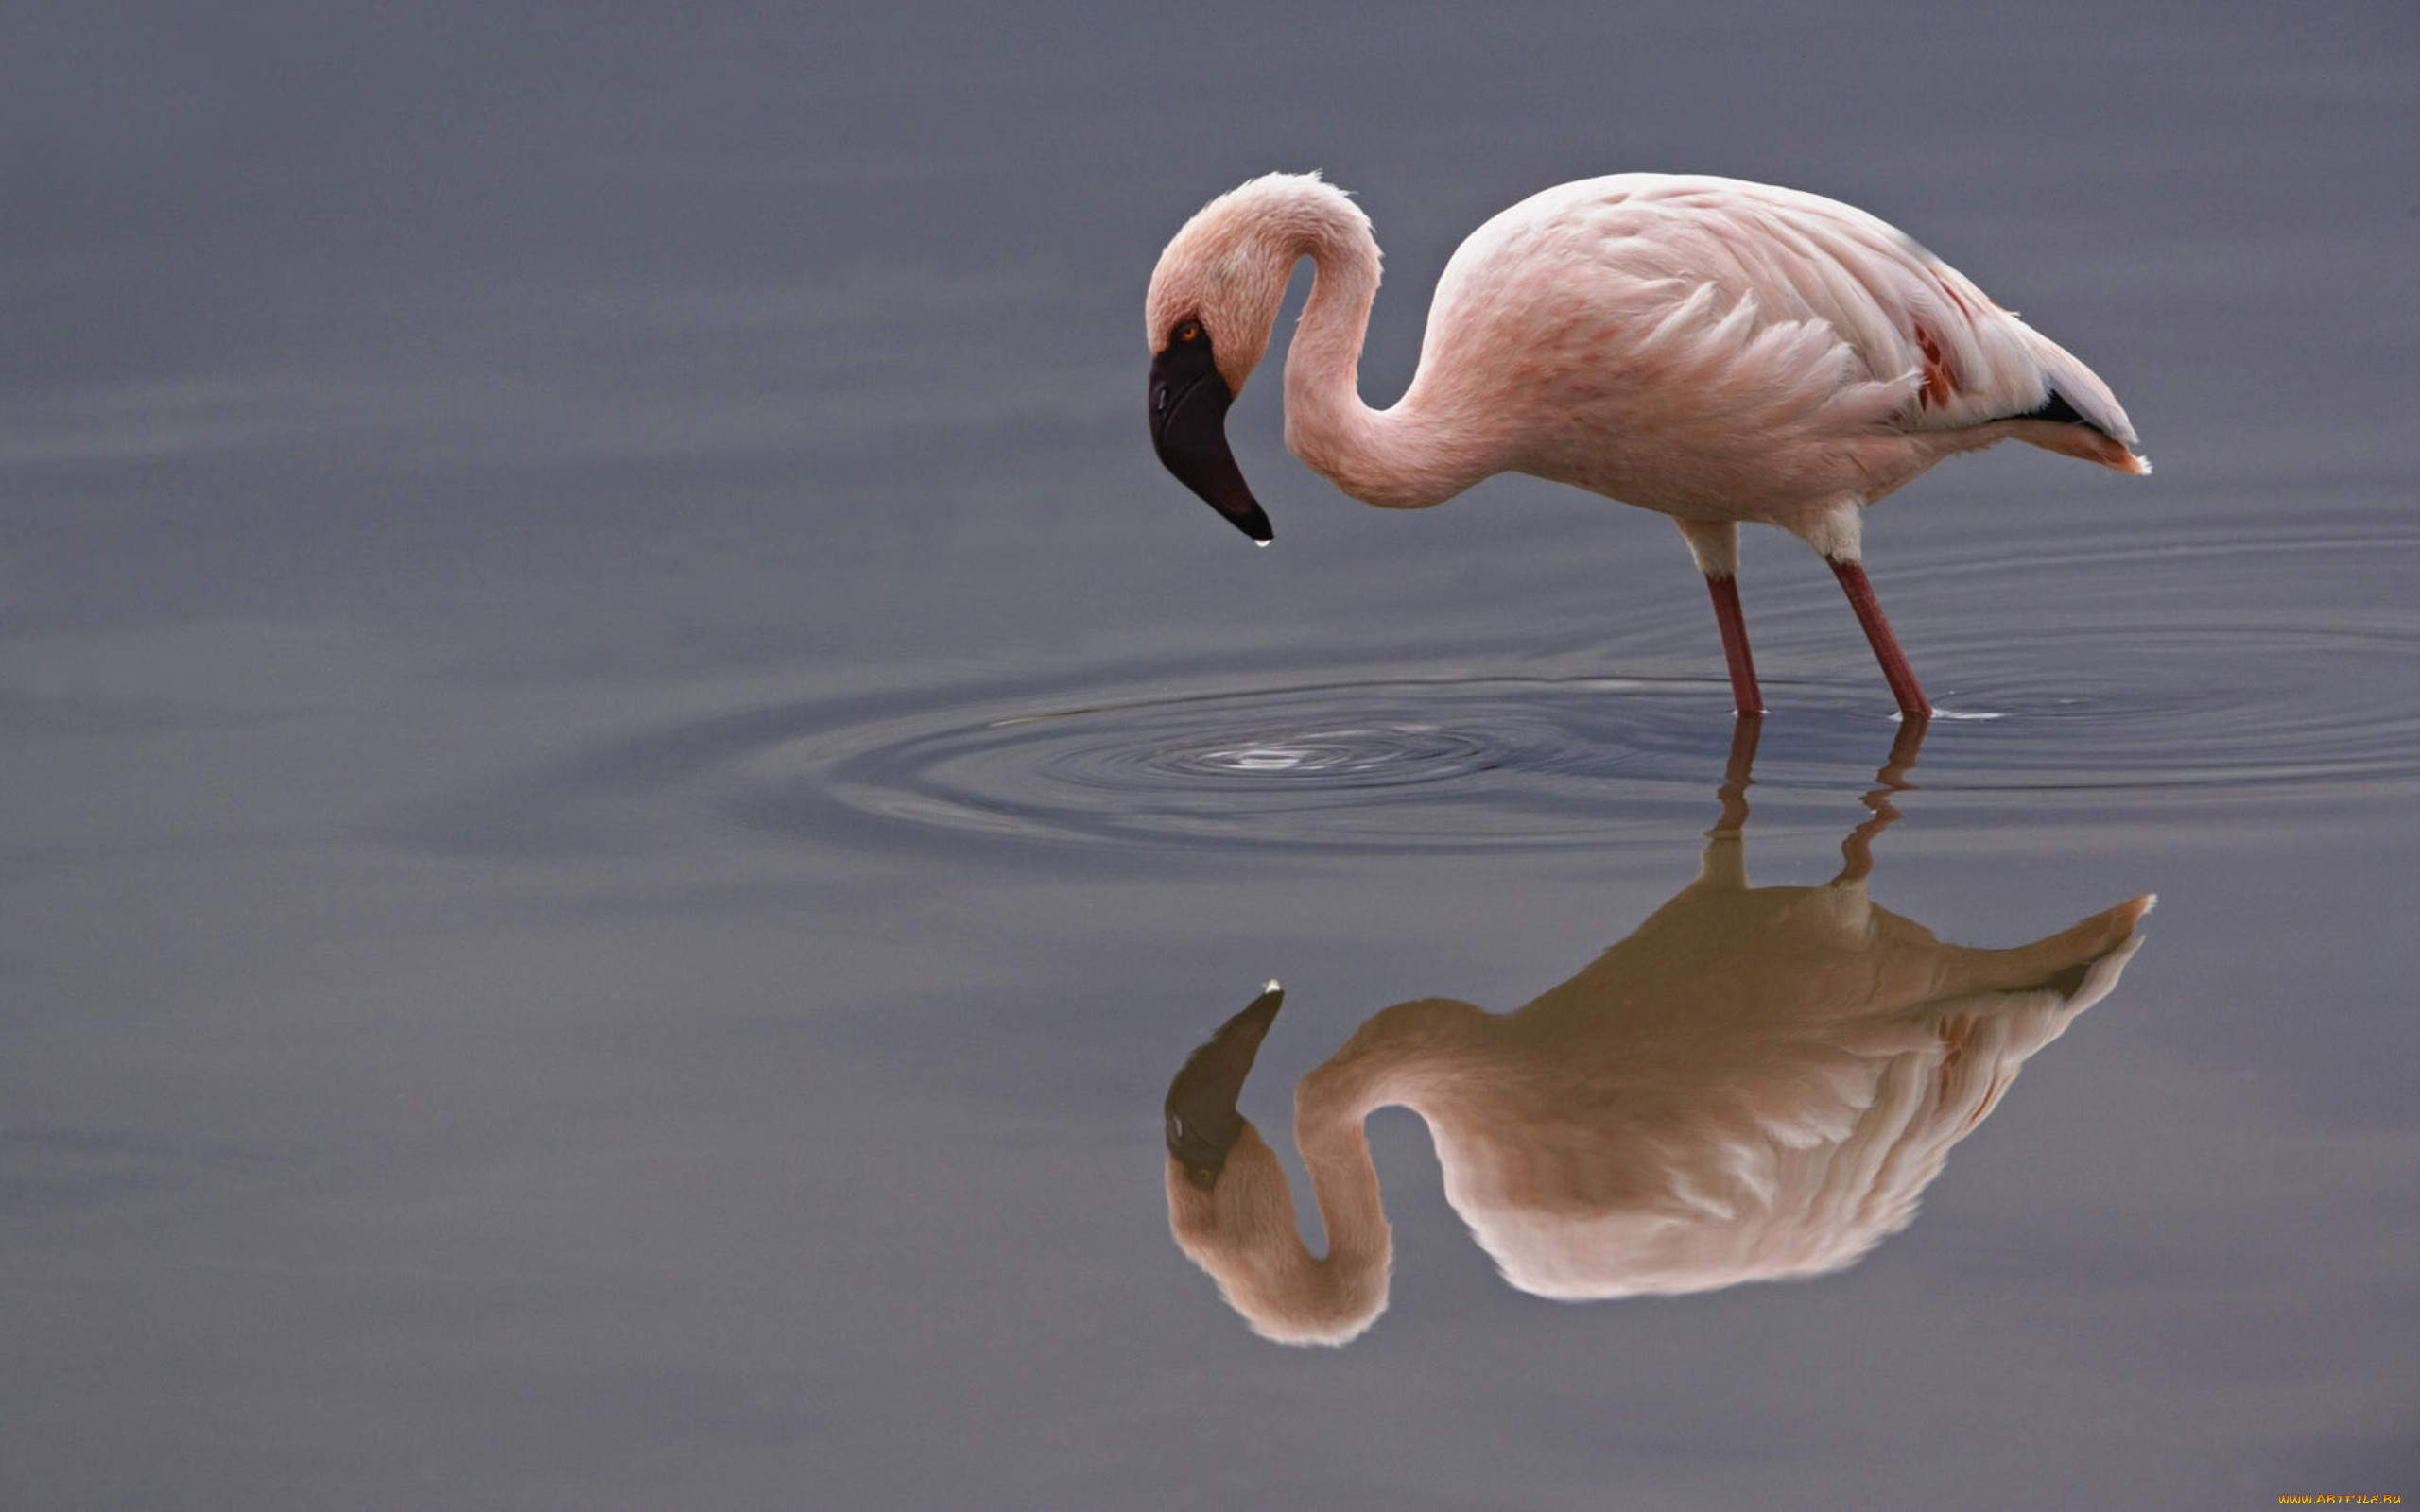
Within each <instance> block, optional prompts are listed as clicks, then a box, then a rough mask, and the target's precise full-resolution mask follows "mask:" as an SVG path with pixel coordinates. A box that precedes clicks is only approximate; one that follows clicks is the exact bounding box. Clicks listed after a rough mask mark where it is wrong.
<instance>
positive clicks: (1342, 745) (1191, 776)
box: [723, 678, 1727, 849]
mask: <svg viewBox="0 0 2420 1512" xmlns="http://www.w3.org/2000/svg"><path fill="white" fill-rule="evenodd" d="M1719 699H1720V689H1719V688H1714V687H1710V686H1703V687H1701V686H1693V685H1692V686H1681V685H1665V686H1661V687H1658V686H1656V685H1651V684H1644V683H1638V682H1631V681H1623V680H1618V679H1564V680H1549V679H1400V678H1399V679H1374V680H1370V681H1361V682H1349V681H1316V682H1306V683H1303V684H1297V685H1291V686H1283V687H1273V688H1272V687H1246V688H1223V689H1220V688H1199V689H1195V688H1179V689H1174V690H1166V689H1164V690H1163V691H1159V692H1156V693H1148V694H1135V695H1131V696H1125V697H1120V698H1116V699H1113V700H1108V701H1103V702H1100V703H1094V704H1087V705H1083V706H1080V707H1075V708H1061V709H1052V710H1045V711H1042V712H1035V713H1024V712H1000V711H997V710H992V709H985V708H982V707H980V706H977V707H975V708H972V709H965V708H959V709H941V708H937V709H932V710H927V711H919V712H917V713H911V714H907V715H903V716H900V717H898V718H894V719H890V720H884V721H880V722H878V723H877V724H874V725H871V726H857V727H852V728H845V729H840V730H819V731H814V732H808V733H802V734H801V735H800V736H799V737H798V738H796V739H794V740H791V741H788V742H785V743H783V744H781V745H779V746H777V747H772V748H769V749H767V750H763V751H760V752H757V753H754V754H753V755H752V756H751V757H749V758H748V759H747V760H746V761H744V762H743V763H740V764H738V765H736V766H735V767H734V768H732V769H729V770H728V771H727V772H726V773H725V777H726V779H727V780H728V782H729V786H728V787H727V788H726V789H725V791H724V794H723V798H724V800H725V801H726V802H727V803H729V804H730V805H731V806H732V808H733V809H734V810H735V812H738V813H740V814H741V815H743V816H745V817H746V818H747V819H748V820H749V821H751V822H753V823H756V824H760V825H765V826H768V827H771V828H775V829H780V830H784V831H788V832H791V833H823V832H828V831H830V830H832V829H834V828H835V827H836V821H838V820H841V819H843V818H844V816H851V815H854V816H858V817H873V818H879V819H891V820H898V821H904V822H909V823H918V824H933V825H942V826H946V827H950V828H955V829H959V830H965V831H970V832H979V833H993V834H1002V835H1017V836H1023V837H1026V838H1031V839H1062V840H1091V841H1102V842H1107V841H1121V842H1133V841H1149V840H1154V839H1157V840H1166V841H1184V842H1187V843H1213V844H1217V843H1240V844H1258V845H1286V846H1314V847H1332V848H1347V849H1358V848H1363V847H1370V846H1402V845H1411V846H1438V845H1443V846H1491V847H1494V846H1534V845H1548V844H1557V845H1560V844H1571V843H1575V842H1578V841H1582V840H1584V839H1591V838H1595V839H1601V838H1603V837H1604V826H1606V825H1607V824H1610V823H1614V822H1616V819H1617V818H1624V817H1626V816H1617V815H1616V813H1615V812H1614V811H1615V810H1616V808H1617V807H1618V805H1617V803H1616V799H1617V797H1619V796H1620V794H1619V792H1618V791H1617V790H1619V789H1621V788H1622V785H1623V779H1624V776H1625V774H1626V773H1627V772H1628V771H1629V770H1630V769H1631V768H1632V767H1633V766H1634V765H1638V764H1639V762H1640V758H1641V756H1642V753H1643V752H1644V751H1645V750H1646V749H1648V748H1650V747H1651V746H1652V745H1653V744H1655V743H1656V742H1655V740H1654V737H1655V735H1656V734H1657V732H1659V731H1660V732H1661V734H1662V736H1663V737H1664V741H1665V743H1668V744H1678V745H1686V744H1688V743H1689V741H1691V740H1692V739H1694V740H1696V741H1699V742H1700V743H1703V741H1705V740H1707V739H1708V738H1720V739H1727V735H1726V734H1722V733H1721V732H1720V730H1718V729H1717V728H1716V727H1715V726H1713V725H1708V726H1706V727H1705V728H1704V729H1703V730H1692V729H1691V726H1692V724H1693V721H1692V720H1690V719H1689V718H1688V717H1687V715H1688V713H1691V712H1695V713H1703V712H1705V711H1707V710H1709V709H1712V710H1714V711H1715V712H1717V713H1720V708H1719ZM1616 711H1619V714H1617V713H1616ZM1622 716H1627V718H1625V717H1622ZM1642 736H1646V737H1648V738H1647V739H1646V740H1644V741H1643V740H1642V738H1641V737H1642ZM1672 765H1674V766H1675V767H1676V768H1678V767H1687V768H1694V767H1695V766H1697V765H1699V764H1697V763H1694V762H1685V761H1680V762H1675V763H1673V764H1672ZM1716 765H1718V766H1719V765H1720V759H1719V757H1718V758H1717V762H1716ZM1627 796H1629V797H1631V798H1636V797H1637V796H1638V790H1637V788H1636V787H1635V786H1633V787H1631V788H1630V789H1629V790H1628V795H1627ZM1627 817H1632V818H1634V816H1627ZM1591 825H1593V826H1595V827H1596V828H1595V829H1594V830H1593V831H1589V830H1586V829H1585V827H1587V826H1591ZM838 827H839V828H846V826H845V824H840V825H838Z"/></svg>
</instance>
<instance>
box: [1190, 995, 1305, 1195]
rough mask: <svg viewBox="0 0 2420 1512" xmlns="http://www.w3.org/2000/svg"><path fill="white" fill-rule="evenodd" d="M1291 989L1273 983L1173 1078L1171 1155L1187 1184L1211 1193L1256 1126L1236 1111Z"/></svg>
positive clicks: (1220, 1030) (1226, 1024)
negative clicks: (1240, 1142) (1229, 1158)
mask: <svg viewBox="0 0 2420 1512" xmlns="http://www.w3.org/2000/svg"><path fill="white" fill-rule="evenodd" d="M1285 1003H1286V991H1285V989H1284V988H1281V987H1279V986H1278V985H1277V984H1276V983H1275V982H1271V983H1270V984H1269V987H1268V988H1267V989H1266V990H1265V991H1263V992H1262V993H1261V994H1260V996H1258V997H1256V998H1254V999H1253V1000H1252V1004H1251V1005H1250V1006H1248V1007H1246V1008H1245V1009H1244V1010H1243V1011H1242V1012H1241V1013H1238V1014H1236V1016H1235V1017H1234V1018H1232V1019H1229V1020H1228V1021H1227V1022H1225V1023H1223V1024H1220V1025H1219V1032H1218V1033H1217V1034H1214V1035H1212V1036H1211V1037H1210V1039H1209V1040H1208V1041H1207V1042H1205V1043H1204V1044H1203V1045H1202V1046H1201V1048H1200V1049H1199V1050H1196V1051H1195V1052H1194V1053H1193V1054H1192V1055H1191V1056H1190V1057H1187V1058H1186V1060H1185V1063H1184V1068H1183V1069H1182V1070H1180V1071H1179V1072H1178V1073H1177V1074H1176V1079H1175V1080H1174V1081H1172V1082H1170V1083H1168V1096H1167V1104H1166V1105H1165V1106H1164V1108H1163V1109H1162V1111H1163V1113H1164V1114H1165V1116H1166V1118H1167V1136H1168V1159H1169V1160H1171V1161H1172V1162H1174V1164H1175V1166H1176V1168H1177V1170H1178V1171H1180V1172H1182V1174H1183V1175H1184V1179H1185V1181H1186V1183H1187V1184H1188V1185H1191V1186H1193V1187H1196V1188H1198V1189H1200V1190H1201V1191H1203V1192H1208V1191H1210V1190H1212V1189H1213V1188H1215V1187H1217V1186H1218V1184H1219V1177H1220V1176H1221V1175H1223V1174H1224V1173H1225V1171H1226V1168H1227V1156H1228V1155H1229V1154H1230V1153H1231V1152H1232V1151H1233V1150H1234V1149H1235V1147H1236V1142H1237V1141H1238V1140H1240V1139H1241V1138H1242V1137H1243V1133H1244V1131H1245V1130H1246V1129H1248V1128H1250V1127H1251V1126H1252V1125H1249V1124H1247V1123H1245V1122H1244V1117H1243V1115H1242V1114H1241V1113H1239V1112H1237V1111H1236V1101H1237V1100H1238V1099H1239V1098H1241V1097H1242V1096H1243V1091H1244V1078H1245V1077H1247V1076H1249V1075H1251V1074H1252V1063H1253V1061H1254V1060H1255V1059H1257V1058H1259V1056H1260V1042H1261V1040H1265V1039H1267V1038H1268V1036H1269V1025H1270V1023H1271V1022H1272V1021H1274V1020H1275V1019H1276V1017H1277V1010H1278V1009H1279V1008H1281V1007H1283V1006H1284V1005H1285Z"/></svg>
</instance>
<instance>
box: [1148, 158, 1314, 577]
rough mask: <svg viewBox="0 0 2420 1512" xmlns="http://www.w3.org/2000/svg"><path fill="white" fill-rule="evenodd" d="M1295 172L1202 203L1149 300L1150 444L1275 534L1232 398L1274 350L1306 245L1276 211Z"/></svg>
mask: <svg viewBox="0 0 2420 1512" xmlns="http://www.w3.org/2000/svg"><path fill="white" fill-rule="evenodd" d="M1299 181H1300V180H1294V179H1291V178H1289V177H1288V176H1286V175H1274V174H1273V175H1271V176H1270V177H1269V178H1266V179H1255V180H1253V181H1252V182H1250V183H1247V184H1245V185H1243V186H1242V187H1241V188H1239V189H1236V190H1235V191H1233V192H1231V193H1228V194H1224V195H1221V196H1219V198H1216V199H1213V200H1212V201H1210V203H1208V204H1206V205H1204V206H1202V207H1201V211H1200V212H1199V213H1197V214H1196V215H1194V217H1193V218H1192V219H1191V220H1188V221H1186V222H1185V223H1184V230H1182V231H1180V232H1177V233H1176V237H1175V239H1174V240H1172V241H1170V242H1169V243H1168V245H1167V250H1165V251H1163V252H1162V253H1160V264H1159V266H1158V267H1156V268H1154V269H1152V271H1151V289H1150V294H1149V295H1147V296H1146V297H1145V298H1144V301H1143V320H1144V328H1145V329H1144V335H1145V337H1146V338H1147V340H1148V341H1149V343H1150V352H1151V387H1150V405H1151V446H1152V449H1153V450H1154V451H1156V452H1157V453H1158V454H1159V457H1160V461H1161V463H1162V465H1164V466H1165V467H1167V470H1168V471H1169V472H1173V473H1174V474H1176V477H1177V481H1179V482H1180V483H1183V484H1184V486H1185V487H1186V488H1189V489H1191V490H1193V491H1194V492H1196V493H1198V494H1200V495H1201V497H1202V498H1203V499H1204V500H1206V501H1207V502H1208V503H1209V505H1210V507H1212V508H1214V509H1216V510H1218V511H1219V513H1220V514H1222V515H1224V516H1226V518H1227V519H1228V521H1229V522H1230V523H1232V524H1234V525H1235V526H1236V529H1238V530H1241V531H1242V532H1243V533H1244V534H1245V535H1247V536H1250V537H1251V538H1252V539H1253V540H1254V541H1258V542H1260V543H1261V544H1262V545H1267V544H1268V543H1269V540H1270V536H1271V530H1270V525H1269V516H1268V515H1267V514H1266V513H1265V512H1264V511H1263V510H1262V509H1261V507H1260V504H1259V502H1258V501H1257V500H1255V499H1253V496H1252V490H1251V488H1250V487H1248V486H1247V485H1246V484H1245V482H1244V475H1243V473H1242V472H1241V471H1240V470H1239V469H1237V468H1236V456H1235V453H1234V452H1233V451H1232V450H1230V449H1229V448H1228V445H1227V406H1228V405H1230V404H1234V403H1235V401H1236V395H1237V394H1240V393H1242V392H1243V388H1244V381H1245V380H1246V379H1247V378H1250V377H1251V376H1252V370H1253V368H1255V367H1257V366H1259V364H1260V359H1261V355H1262V353H1264V352H1267V351H1268V350H1269V335H1270V331H1271V327H1273V326H1274V325H1275V324H1276V323H1277V306H1278V304H1279V302H1280V301H1282V300H1284V299H1285V297H1286V280H1287V278H1288V275H1290V274H1291V273H1292V271H1293V266H1294V259H1295V257H1296V255H1298V251H1299V249H1298V248H1297V247H1296V246H1294V245H1293V244H1292V243H1291V242H1290V241H1289V239H1288V227H1287V226H1286V224H1285V222H1284V220H1283V218H1282V217H1280V216H1276V215H1272V214H1271V210H1272V208H1273V205H1272V201H1273V200H1276V199H1277V198H1278V186H1281V185H1286V184H1292V183H1296V182H1299Z"/></svg>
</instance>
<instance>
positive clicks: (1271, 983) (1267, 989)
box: [1260, 976, 1282, 993]
mask: <svg viewBox="0 0 2420 1512" xmlns="http://www.w3.org/2000/svg"><path fill="white" fill-rule="evenodd" d="M1260 990H1261V991H1262V992H1263V993H1270V992H1276V991H1279V990H1282V989H1281V988H1279V987H1278V985H1277V978H1275V977H1273V976H1272V977H1271V978H1270V979H1269V985H1268V986H1267V987H1265V988H1261V989H1260Z"/></svg>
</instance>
